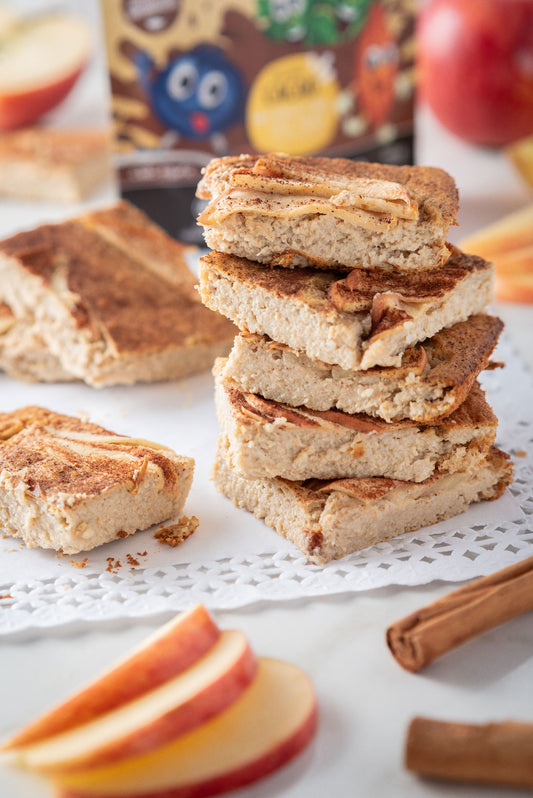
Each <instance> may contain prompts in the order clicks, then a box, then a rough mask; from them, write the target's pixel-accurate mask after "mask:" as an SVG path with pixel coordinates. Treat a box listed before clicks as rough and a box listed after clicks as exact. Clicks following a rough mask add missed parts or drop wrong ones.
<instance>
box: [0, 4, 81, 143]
mask: <svg viewBox="0 0 533 798" xmlns="http://www.w3.org/2000/svg"><path fill="white" fill-rule="evenodd" d="M90 49H91V35H90V30H89V28H88V26H87V24H86V23H85V22H84V21H83V20H82V19H78V18H77V17H73V16H68V15H65V14H59V13H56V14H53V13H50V14H44V13H43V14H35V15H33V16H32V15H30V16H28V17H26V18H25V17H18V18H10V19H9V20H6V19H4V20H3V24H2V26H1V28H0V130H11V129H12V128H16V127H21V126H22V125H27V124H29V123H31V122H33V121H35V120H36V119H38V118H39V117H40V116H42V115H43V114H45V113H46V112H47V111H50V110H51V109H52V108H54V107H55V106H56V105H57V104H58V103H60V102H61V100H63V99H64V98H65V97H66V96H67V94H68V93H69V91H70V90H71V89H72V87H73V86H74V84H75V83H76V81H77V79H78V78H79V76H80V74H81V73H82V71H83V69H84V67H85V66H86V64H87V62H88V60H89V56H90Z"/></svg>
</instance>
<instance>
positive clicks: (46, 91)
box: [0, 63, 86, 131]
mask: <svg viewBox="0 0 533 798" xmlns="http://www.w3.org/2000/svg"><path fill="white" fill-rule="evenodd" d="M85 66H86V64H85V63H84V64H82V65H81V66H80V67H79V69H77V70H76V71H75V72H73V73H72V74H71V75H67V76H66V77H64V78H62V79H61V80H58V81H57V82H56V83H50V84H49V85H47V86H39V87H38V88H36V89H32V90H29V91H25V92H23V93H19V94H5V95H3V96H2V95H0V130H3V131H6V130H13V129H14V128H17V127H22V126H23V125H28V124H30V123H31V122H34V121H35V120H36V119H38V118H39V117H40V116H42V115H43V114H46V113H47V112H48V111H51V110H52V108H55V106H56V105H59V103H60V102H61V101H62V100H64V99H65V97H66V96H67V94H68V93H69V92H70V90H71V89H72V87H73V86H74V84H75V83H76V81H77V80H78V78H79V77H80V75H81V73H82V72H83V70H84V69H85Z"/></svg>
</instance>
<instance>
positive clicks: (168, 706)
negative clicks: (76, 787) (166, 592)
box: [13, 631, 257, 775]
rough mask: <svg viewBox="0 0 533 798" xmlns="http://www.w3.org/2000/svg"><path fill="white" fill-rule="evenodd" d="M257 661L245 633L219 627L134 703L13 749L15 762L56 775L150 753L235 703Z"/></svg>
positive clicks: (252, 673)
mask: <svg viewBox="0 0 533 798" xmlns="http://www.w3.org/2000/svg"><path fill="white" fill-rule="evenodd" d="M256 669H257V661H256V659H255V656H254V654H253V652H252V650H251V648H250V646H249V644H248V641H247V639H246V637H245V635H244V634H243V633H242V632H238V631H224V632H222V633H221V635H220V637H219V639H218V641H217V642H216V643H215V645H214V646H212V648H210V649H209V651H208V652H207V654H205V656H203V657H202V658H201V659H199V660H197V661H196V662H195V663H194V665H191V667H190V668H188V669H187V670H186V671H183V673H181V674H179V676H176V677H175V678H174V679H170V680H169V681H167V682H165V683H164V684H163V685H161V686H160V687H157V688H156V689H155V690H151V691H150V692H149V693H146V694H145V695H143V696H141V697H140V698H138V699H136V700H135V701H130V702H129V703H127V704H124V705H122V706H120V707H119V708H118V709H116V710H114V711H113V712H109V713H107V714H106V715H101V716H100V717H98V718H96V719H95V720H93V721H91V722H90V723H86V724H84V725H83V726H78V727H77V728H75V729H71V730H70V731H68V732H65V733H64V734H60V735H57V736H56V737H52V738H50V739H47V740H44V741H43V742H40V743H36V744H35V745H31V746H28V747H26V748H18V749H16V750H15V751H14V752H13V757H14V761H15V763H16V764H18V765H21V766H22V767H25V768H28V769H30V770H34V771H37V772H39V773H43V774H45V775H50V774H53V775H58V774H63V773H69V772H73V771H76V770H80V769H85V768H94V767H98V766H101V765H105V764H110V763H114V762H119V761H120V760H122V759H126V758H128V757H132V756H136V755H139V754H143V753H146V752H148V751H152V750H154V749H155V748H158V747H160V746H162V745H165V744H166V743H168V742H170V741H171V740H175V739H176V738H177V737H178V736H179V735H182V734H184V733H185V732H188V731H190V730H191V729H194V728H195V727H196V726H199V725H200V724H202V723H205V721H207V720H209V719H210V718H212V717H213V716H214V715H216V714H218V713H219V712H221V711H222V710H224V709H226V708H227V707H228V706H229V705H230V704H232V703H233V702H234V701H236V700H237V699H238V698H239V696H240V695H241V693H242V692H243V691H244V690H245V688H246V687H248V685H249V684H250V683H251V681H252V680H253V678H254V676H255V673H256Z"/></svg>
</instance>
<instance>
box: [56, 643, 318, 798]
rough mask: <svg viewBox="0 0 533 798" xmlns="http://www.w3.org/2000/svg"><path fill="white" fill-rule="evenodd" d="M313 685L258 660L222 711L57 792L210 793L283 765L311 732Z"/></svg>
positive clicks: (61, 796)
mask: <svg viewBox="0 0 533 798" xmlns="http://www.w3.org/2000/svg"><path fill="white" fill-rule="evenodd" d="M316 724H317V707H316V699H315V694H314V690H313V686H312V684H311V682H310V680H309V678H308V677H307V676H306V674H305V673H304V672H303V671H301V670H300V669H299V668H297V667H295V666H294V665H290V664H288V663H286V662H281V661H280V660H275V659H266V658H261V659H260V660H259V667H258V672H257V676H256V678H255V679H254V681H253V682H252V684H251V685H250V687H249V688H248V689H247V690H246V691H245V692H244V693H243V694H242V696H241V698H240V699H239V700H238V701H236V702H235V703H234V704H232V706H231V707H230V708H229V709H227V710H226V711H225V712H223V713H221V714H220V715H217V716H216V717H215V718H212V719H211V720H210V721H209V722H207V723H205V724H203V725H202V726H200V727H199V728H198V729H196V730H195V731H193V732H191V733H190V734H187V735H185V736H183V737H181V738H180V739H179V740H176V742H174V743H172V744H170V745H167V746H165V747H164V748H161V749H159V750H157V751H154V752H153V753H151V754H149V755H147V756H142V757H135V758H134V759H131V760H129V761H127V762H123V763H121V764H118V765H115V766H112V767H107V768H100V769H98V770H87V771H84V772H82V773H78V774H75V775H72V776H67V777H64V778H62V779H61V780H60V781H58V782H56V783H55V784H54V787H55V791H56V792H55V794H56V795H57V796H58V798H103V797H104V796H109V797H110V796H115V798H118V796H120V798H207V796H211V795H219V794H220V793H223V792H227V791H228V790H234V789H237V788H239V787H243V786H244V785H246V784H250V783H251V782H253V781H256V780H257V779H260V778H262V777H264V776H266V775H268V774H269V773H272V772H273V771H274V770H276V769H277V768H279V767H281V766H282V765H284V764H286V763H287V762H288V761H289V760H290V759H292V758H293V757H294V756H296V755H297V754H298V753H300V752H301V751H302V750H303V749H304V748H305V747H306V746H307V745H308V743H309V742H310V741H311V739H312V738H313V736H314V733H315V730H316Z"/></svg>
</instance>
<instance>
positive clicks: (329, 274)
mask: <svg viewBox="0 0 533 798" xmlns="http://www.w3.org/2000/svg"><path fill="white" fill-rule="evenodd" d="M202 261H205V262H206V263H207V264H209V266H210V267H212V268H215V269H216V270H218V271H219V272H221V273H226V274H228V275H230V276H231V277H232V279H234V280H237V281H239V282H243V283H246V284H248V285H256V286H257V287H258V288H264V289H267V290H268V291H270V292H272V293H273V294H274V295H276V296H278V297H282V298H287V297H291V298H296V299H299V298H301V300H302V301H303V302H305V303H306V304H308V305H310V306H312V307H314V308H315V309H317V310H319V311H322V312H324V313H327V314H329V313H331V312H332V311H337V312H339V313H359V312H368V311H370V312H371V314H372V330H371V336H373V335H378V334H380V333H382V332H384V331H385V330H388V329H391V328H393V327H394V326H396V325H397V324H401V323H402V322H403V320H404V319H405V317H407V316H408V315H409V311H408V309H406V308H408V307H409V305H421V304H423V303H431V302H435V301H437V300H439V299H441V298H442V297H444V296H445V295H446V294H448V293H449V292H450V291H452V290H453V289H454V288H455V287H456V286H457V284H458V283H459V282H460V281H461V280H462V279H464V278H465V277H467V276H468V275H469V274H471V273H472V272H475V271H483V270H486V269H488V268H490V265H489V264H488V263H487V261H485V260H483V259H482V258H479V257H477V256H476V255H465V254H464V253H462V252H459V251H458V250H455V251H454V252H453V254H452V255H451V256H450V258H449V259H448V261H447V262H446V264H445V266H443V267H441V269H438V270H428V271H423V272H419V271H417V272H411V273H408V274H405V273H404V274H395V273H394V272H391V271H389V270H386V269H372V270H366V269H352V270H351V272H350V273H349V274H348V275H347V276H345V275H343V274H342V272H338V271H332V270H328V271H318V270H316V269H313V268H301V269H284V268H283V267H278V266H273V267H271V268H268V267H265V266H261V265H258V264H257V263H254V262H253V261H250V260H248V259H247V258H239V257H237V256H236V255H227V254H225V253H222V252H210V253H208V254H207V255H205V256H204V257H203V258H202ZM398 314H400V315H398Z"/></svg>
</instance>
